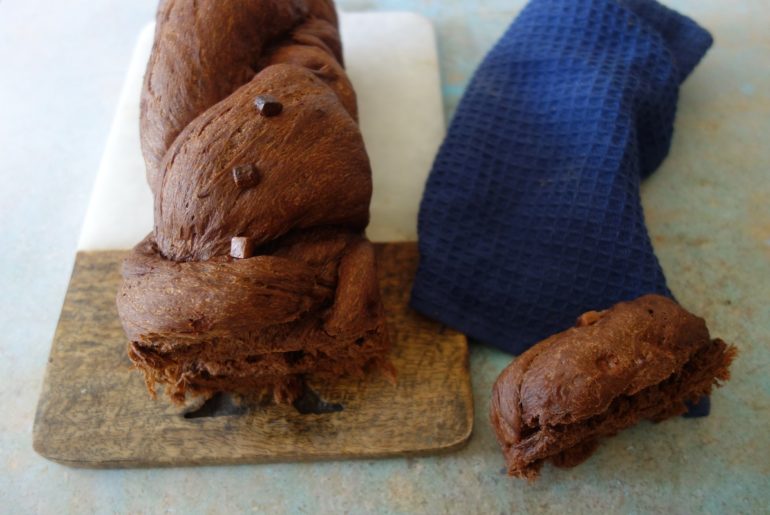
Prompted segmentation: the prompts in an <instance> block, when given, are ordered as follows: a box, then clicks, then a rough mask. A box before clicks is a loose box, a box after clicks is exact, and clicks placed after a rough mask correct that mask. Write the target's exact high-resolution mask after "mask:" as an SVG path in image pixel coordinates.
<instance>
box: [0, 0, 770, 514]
mask: <svg viewBox="0 0 770 515" xmlns="http://www.w3.org/2000/svg"><path fill="white" fill-rule="evenodd" d="M155 4H156V1H155V0H141V1H135V2H120V1H117V0H102V1H99V2H96V1H83V2H79V3H77V4H76V5H75V4H72V3H56V2H51V1H50V0H24V1H22V0H3V1H2V2H0V66H2V69H3V73H2V74H0V98H2V100H3V101H4V102H3V103H2V108H0V109H2V111H1V113H2V114H0V120H3V122H5V123H0V140H2V141H3V142H4V145H3V154H2V157H0V160H1V164H2V165H1V166H0V174H2V177H0V179H1V181H0V183H2V184H3V189H2V191H3V195H0V213H1V214H2V217H0V224H2V225H1V228H2V230H0V250H1V252H0V291H3V293H4V295H3V298H2V300H0V398H2V399H3V407H4V410H3V416H2V417H0V506H2V507H3V508H2V509H1V510H0V511H5V510H8V511H9V512H14V513H23V512H33V511H39V512H50V513H60V512H62V511H71V512H78V513H86V512H113V511H115V512H158V511H177V512H184V513H195V512H204V513H205V512H225V511H230V512H236V511H256V512H266V511H278V512H299V513H302V512H317V511H320V512H329V513H343V512H355V513H360V512H367V511H368V512H430V513H442V512H459V513H474V512H492V513H498V512H511V511H522V512H531V513H540V512H555V513H565V512H570V511H575V512H635V513H640V512H660V513H698V512H708V513H726V512H744V513H758V512H767V510H768V506H769V505H770V459H769V458H770V451H768V449H770V432H768V430H767V429H768V427H769V426H770V375H768V373H767V370H768V366H770V302H768V299H770V284H769V281H770V279H768V278H770V171H768V170H770V141H769V139H768V138H769V137H768V134H770V74H768V70H770V32H768V31H767V26H766V25H767V23H766V22H767V7H768V4H767V2H765V1H760V0H746V1H743V2H732V3H727V2H724V1H722V0H698V1H696V0H676V1H674V0H672V1H670V2H668V4H669V5H670V6H672V7H675V8H677V9H680V10H681V11H683V12H686V13H688V14H690V15H692V16H693V17H695V18H696V19H697V20H698V21H700V22H701V23H702V24H703V25H704V26H706V27H707V28H708V29H710V30H711V31H712V33H713V34H714V36H715V40H716V45H715V47H714V48H713V49H712V50H711V51H710V52H709V54H708V55H707V57H706V59H705V60H704V61H703V63H701V65H700V66H699V67H698V68H697V70H696V72H695V73H694V74H693V76H692V77H690V78H689V79H688V81H687V82H686V84H685V85H684V87H683V90H682V98H681V102H680V108H679V116H678V119H677V131H676V134H675V137H674V143H673V149H672V153H671V155H670V157H669V158H668V159H667V161H666V162H665V164H664V165H663V167H662V168H661V169H660V170H659V171H658V172H657V173H656V174H655V175H654V176H653V177H652V178H651V179H650V180H648V181H647V182H646V183H645V184H644V188H643V201H644V205H645V208H646V212H647V219H648V223H649V227H650V230H651V233H652V235H653V239H654V244H655V247H656V249H657V251H658V254H659V257H660V259H661V262H662V264H663V267H664V269H665V271H666V272H667V275H668V277H669V279H670V284H671V287H672V289H673V291H674V293H675V294H676V295H677V297H678V298H679V299H680V301H681V302H682V303H683V304H684V305H686V306H687V307H689V308H690V309H692V310H693V311H695V312H697V313H700V314H702V315H703V316H705V317H706V318H707V319H708V321H709V323H710V326H711V328H712V330H713V332H714V333H715V334H717V335H719V336H722V337H723V338H725V339H728V340H730V341H732V342H735V343H736V344H737V346H738V347H739V349H740V351H741V356H740V357H739V359H738V360H737V362H736V363H735V365H734V368H733V372H734V379H733V381H731V382H730V383H729V384H728V385H727V386H726V387H725V388H724V389H722V390H720V391H718V392H717V393H716V394H715V395H714V398H713V414H712V416H711V417H709V418H707V419H702V420H695V421H693V420H674V421H671V422H667V423H665V424H661V425H657V426H654V425H650V424H643V425H641V426H639V427H637V428H635V429H633V430H631V431H627V432H625V433H624V434H622V435H620V436H619V437H617V438H614V439H613V440H611V441H608V442H606V443H605V444H604V445H603V446H602V447H601V448H600V450H599V451H598V453H597V454H596V455H595V456H594V457H593V458H591V460H590V461H588V462H587V463H585V464H584V465H582V466H580V467H578V468H576V469H573V470H569V471H562V470H555V469H552V468H546V469H544V474H543V477H542V478H541V480H540V481H539V482H537V483H536V484H533V485H528V484H526V483H524V482H519V481H515V480H511V479H509V478H507V477H505V476H504V475H503V474H502V473H501V467H502V460H501V457H500V454H499V452H498V450H497V444H496V442H495V441H494V438H493V436H492V433H491V430H490V428H489V425H488V424H487V420H486V407H487V405H488V397H489V390H490V387H491V384H492V382H493V380H494V378H495V377H496V375H497V374H498V373H499V371H500V370H501V369H502V368H503V367H504V366H505V365H506V364H507V362H508V361H509V360H510V357H508V356H506V355H504V354H503V353H500V352H497V351H494V350H491V349H487V348H483V347H474V348H472V350H471V372H472V374H473V387H474V401H475V405H476V408H477V410H476V421H475V429H474V434H473V436H472V438H471V441H470V443H469V445H468V446H467V447H465V448H464V449H462V450H461V451H459V452H457V453H454V454H451V455H444V456H438V457H428V458H409V459H390V460H378V461H374V460H372V461H368V460H367V461H343V462H328V463H313V464H279V465H259V466H237V467H202V468H180V469H166V470H129V471H93V470H72V469H68V468H66V467H62V466H59V465H55V464H52V463H50V462H47V461H45V460H44V459H42V458H40V457H39V456H37V455H36V454H34V452H33V450H32V446H31V427H32V419H33V416H34V409H35V403H36V400H37V396H38V393H39V389H40V385H41V381H42V376H43V370H44V368H45V362H46V357H47V354H48V350H49V344H50V340H51V336H52V335H53V331H54V327H55V324H56V320H57V317H58V315H59V310H60V307H61V302H62V299H63V295H64V292H65V290H66V286H67V283H68V280H69V274H70V271H71V267H72V262H73V259H74V249H75V246H76V242H77V237H78V233H79V229H80V224H81V222H82V216H83V213H84V210H85V203H86V199H87V198H88V194H89V193H90V189H91V180H92V178H93V176H94V174H95V172H96V168H97V163H98V159H99V156H100V154H101V148H102V144H103V142H104V139H105V137H106V134H107V130H108V126H109V121H110V119H111V117H112V109H113V107H114V105H115V101H116V99H117V95H118V92H119V89H120V85H121V83H122V80H123V76H124V71H125V66H126V64H127V62H128V58H129V56H130V52H131V49H132V47H133V43H134V40H135V36H136V34H137V32H138V31H139V29H140V28H141V26H143V25H144V23H145V22H146V21H147V20H148V19H150V18H151V16H152V13H153V10H154V8H155ZM339 4H340V5H341V6H342V7H343V8H345V9H350V10H352V9H359V10H360V9H409V10H415V11H418V12H422V13H423V14H426V15H427V16H429V17H430V18H432V20H433V21H434V23H435V25H436V29H437V32H438V37H439V51H440V55H441V60H442V72H443V80H444V94H445V105H446V112H447V114H448V115H451V113H452V112H453V109H454V106H455V104H456V101H457V99H458V98H459V94H460V93H461V91H462V89H463V87H464V85H465V83H466V81H467V80H468V78H469V75H470V73H471V72H472V70H473V68H474V67H475V65H476V63H477V62H478V61H479V59H480V58H481V57H482V55H483V54H484V52H485V51H486V50H487V49H488V48H489V46H490V45H491V44H492V43H493V42H494V40H495V39H496V38H497V37H498V36H499V35H500V34H501V33H502V31H503V30H504V29H505V27H506V26H507V24H508V22H509V21H510V19H511V17H512V16H513V14H514V12H515V10H517V9H518V8H519V7H520V6H521V4H522V2H521V1H515V2H508V1H505V0H488V1H483V2H482V1H480V0H479V1H466V0H447V1H442V2H436V1H432V0H422V1H419V0H414V1H407V0H340V1H339Z"/></svg>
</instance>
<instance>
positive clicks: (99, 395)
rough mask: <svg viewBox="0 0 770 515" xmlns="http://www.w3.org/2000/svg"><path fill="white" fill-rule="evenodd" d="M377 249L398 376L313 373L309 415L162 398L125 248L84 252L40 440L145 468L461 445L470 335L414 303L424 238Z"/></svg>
mask: <svg viewBox="0 0 770 515" xmlns="http://www.w3.org/2000/svg"><path fill="white" fill-rule="evenodd" d="M377 253H378V263H379V274H380V284H381V288H382V294H383V300H384V303H385V307H386V311H387V315H388V324H389V330H390V334H391V335H392V338H393V353H392V361H393V364H394V365H395V368H396V370H397V373H398V380H397V384H396V385H395V386H394V385H391V384H390V383H389V382H388V381H386V380H385V379H384V378H382V377H379V376H377V375H373V376H370V377H369V378H366V379H363V380H348V381H345V382H342V383H340V384H338V385H333V386H332V385H324V384H311V385H310V386H311V388H312V390H314V391H315V392H316V393H317V394H318V397H320V399H321V402H320V403H319V402H312V401H313V400H314V399H310V404H311V406H310V409H311V410H313V411H326V412H325V413H320V414H316V413H310V414H301V413H300V412H299V411H297V409H295V408H294V407H292V406H275V405H268V406H252V407H244V406H239V405H237V404H235V403H233V402H232V400H231V399H228V398H225V397H217V398H214V399H213V400H212V401H210V402H209V403H207V404H206V405H204V406H203V407H202V408H200V409H196V410H194V411H190V410H189V409H188V410H185V409H183V408H180V407H176V406H173V405H172V404H170V403H169V402H168V401H167V400H166V399H165V398H163V397H161V396H159V397H158V399H157V400H152V399H151V398H150V397H149V395H148V393H147V390H146V388H145V385H144V381H143V379H142V375H141V373H139V372H137V371H133V370H131V369H130V365H131V364H130V362H129V360H128V358H127V356H126V338H125V335H124V334H123V330H122V328H121V326H120V321H119V320H118V314H117V311H116V308H115V292H116V291H117V288H118V284H119V281H120V264H121V260H122V259H123V257H124V256H125V251H93V252H79V253H78V255H77V259H76V262H75V268H74V271H73V274H72V280H71V282H70V285H69V289H68V291H67V295H66V298H65V301H64V307H63V308H62V313H61V318H60V320H59V325H58V328H57V330H56V335H55V336H54V341H53V346H52V348H51V356H50V358H49V362H48V367H47V370H46V375H45V380H44V383H43V390H42V393H41V396H40V401H39V404H38V408H37V414H36V417H35V426H34V430H33V441H34V448H35V450H36V451H37V452H38V453H39V454H41V455H42V456H44V457H46V458H48V459H51V460H53V461H57V462H59V463H63V464H66V465H71V466H77V467H144V466H179V465H209V464H234V463H258V462H274V461H296V460H318V459H348V458H364V457H366V458H372V457H384V456H407V455H415V454H424V453H434V452H442V451H449V450H452V449H455V448H457V447H460V446H462V445H463V444H464V443H465V442H466V441H467V440H468V438H469V437H470V434H471V429H472V425H473V399H472V393H471V385H470V377H469V373H468V346H467V342H466V339H465V337H464V336H463V335H461V334H459V333H457V332H455V331H452V330H450V329H447V328H445V327H443V326H441V325H440V324H438V323H436V322H433V321H430V320H428V319H426V318H424V317H422V316H420V315H418V314H417V313H415V312H414V311H412V310H410V309H409V307H408V306H407V302H408V299H409V291H410V286H411V281H412V277H413V275H414V272H415V270H416V266H417V248H416V244H414V243H393V244H378V245H377ZM307 405H308V403H307V402H306V403H305V406H304V408H307ZM318 408H320V409H318ZM300 409H303V406H300ZM303 411H306V409H303Z"/></svg>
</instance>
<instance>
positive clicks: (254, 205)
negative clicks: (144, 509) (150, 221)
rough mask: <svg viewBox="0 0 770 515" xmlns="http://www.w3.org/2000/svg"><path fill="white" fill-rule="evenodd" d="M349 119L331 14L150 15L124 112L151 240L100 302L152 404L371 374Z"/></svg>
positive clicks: (374, 287)
mask: <svg viewBox="0 0 770 515" xmlns="http://www.w3.org/2000/svg"><path fill="white" fill-rule="evenodd" d="M356 116H357V111H356V97H355V92H354V91H353V88H352V86H351V84H350V81H349V80H348V78H347V75H346V74H345V71H344V69H343V66H342V47H341V44H340V39H339V33H338V30H337V17H336V13H335V10H334V5H333V3H332V2H331V1H330V0H280V1H276V0H198V1H197V2H187V1H181V0H163V1H161V3H160V6H159V8H158V15H157V27H156V31H155V43H154V45H153V50H152V55H151V57H150V60H149V63H148V65H147V72H146V74H145V82H144V89H143V91H142V101H141V140H142V150H143V153H144V157H145V162H146V165H147V179H148V182H149V184H150V187H151V189H152V192H153V195H154V200H155V228H154V231H153V233H152V234H150V235H149V236H148V237H147V238H145V240H144V241H142V242H141V243H139V244H138V245H137V246H136V247H135V248H134V249H133V250H132V252H131V254H130V255H129V257H128V258H127V259H126V261H125V263H124V266H123V278H124V280H123V284H122V286H121V289H120V291H119V292H118V297H117V304H118V313H119V315H120V318H121V321H122V323H123V327H124V329H125V331H126V335H127V336H128V338H129V340H130V343H129V351H128V352H129V357H130V358H131V360H132V361H133V362H134V364H135V365H136V366H137V368H139V369H140V370H142V371H143V372H144V374H145V379H146V381H147V385H148V388H149V389H150V391H151V392H153V393H154V391H155V390H154V388H155V384H156V383H161V384H164V385H165V386H166V390H167V392H168V393H169V395H170V396H171V398H172V399H174V400H175V401H180V402H181V401H183V400H184V399H185V396H186V394H188V393H189V394H194V395H211V394H213V393H215V392H218V391H228V392H237V393H241V394H246V395H252V394H254V395H262V394H264V393H269V394H272V395H273V396H274V398H275V399H276V400H278V401H281V402H284V401H290V400H292V399H293V398H294V397H295V396H296V395H297V394H298V393H299V391H298V388H299V385H300V383H301V381H302V379H303V378H304V377H312V378H314V379H321V380H325V381H333V380H335V379H337V378H339V377H341V376H343V375H361V374H363V373H364V372H365V371H366V370H368V369H370V368H373V367H378V366H380V367H383V368H384V369H386V370H388V367H389V365H388V361H387V353H388V351H389V347H390V345H389V340H388V335H387V328H386V324H385V317H384V310H383V307H382V304H381V301H380V295H379V286H378V283H377V272H376V263H375V258H374V251H373V248H372V245H371V243H370V242H369V241H368V240H367V239H366V237H365V236H364V235H363V230H364V228H365V227H366V225H367V223H368V221H369V201H370V198H371V193H372V179H371V170H370V166H369V159H368V156H367V154H366V150H365V148H364V143H363V139H362V138H361V133H360V130H359V128H358V124H357V122H356ZM234 238H235V240H233V239H234ZM231 250H232V252H233V255H235V256H237V257H242V259H236V258H235V257H233V256H231Z"/></svg>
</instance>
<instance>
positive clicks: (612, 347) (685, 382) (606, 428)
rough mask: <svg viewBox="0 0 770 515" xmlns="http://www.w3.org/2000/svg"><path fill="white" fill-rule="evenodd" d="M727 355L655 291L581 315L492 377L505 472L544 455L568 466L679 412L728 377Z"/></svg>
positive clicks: (531, 465)
mask: <svg viewBox="0 0 770 515" xmlns="http://www.w3.org/2000/svg"><path fill="white" fill-rule="evenodd" d="M735 354H736V349H735V347H733V346H731V345H728V344H726V343H725V342H723V341H722V340H719V339H714V340H712V339H711V338H710V336H709V332H708V329H707V328H706V324H705V322H704V321H703V319H702V318H699V317H697V316H695V315H693V314H691V313H689V312H687V311H686V310H685V309H683V308H682V307H681V306H679V305H678V304H677V303H675V302H674V301H672V300H670V299H668V298H666V297H662V296H659V295H646V296H643V297H640V298H638V299H636V300H634V301H631V302H621V303H619V304H617V305H615V306H613V307H612V308H610V309H608V310H606V311H602V312H596V311H591V312H588V313H585V314H583V315H582V316H581V317H580V318H579V319H578V321H577V324H576V326H575V327H574V328H572V329H569V330H567V331H564V332H562V333H559V334H556V335H553V336H551V337H550V338H547V339H546V340H543V341H542V342H540V343H538V344H537V345H535V346H534V347H532V348H530V349H529V350H528V351H527V352H525V353H524V354H522V355H521V356H519V357H518V358H517V359H516V360H514V362H513V363H511V364H510V365H509V366H508V367H507V368H506V369H505V370H503V372H502V373H501V374H500V376H499V377H498V378H497V381H496V382H495V385H494V387H493V391H492V403H491V411H490V419H491V422H492V426H493V427H494V430H495V432H496V434H497V439H498V441H499V443H500V446H501V448H502V451H503V454H504V456H505V460H506V462H507V465H508V473H509V474H510V475H512V476H518V477H522V478H529V479H534V478H536V477H537V476H538V474H539V470H540V468H541V467H542V465H543V463H544V462H545V461H547V460H550V461H551V462H552V463H554V464H555V465H557V466H563V467H572V466H575V465H577V464H579V463H581V462H582V461H583V460H585V459H586V458H588V457H589V456H590V455H591V454H592V453H593V451H594V450H595V448H596V446H597V445H598V441H599V439H600V438H602V437H606V436H611V435H614V434H615V433H617V432H618V431H620V430H622V429H625V428H627V427H630V426H632V425H634V424H636V423H637V422H639V421H640V420H642V419H648V420H652V421H655V422H659V421H661V420H664V419H666V418H669V417H672V416H675V415H679V414H682V413H684V412H685V411H686V405H685V402H688V401H696V400H698V399H699V398H700V397H701V396H703V395H706V394H708V393H709V392H711V389H712V387H713V386H714V385H717V386H719V385H720V381H726V380H727V379H728V378H729V371H728V367H729V365H730V363H731V361H732V360H733V358H734V357H735Z"/></svg>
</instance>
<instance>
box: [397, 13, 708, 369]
mask: <svg viewBox="0 0 770 515" xmlns="http://www.w3.org/2000/svg"><path fill="white" fill-rule="evenodd" d="M711 43H712V39H711V36H710V35H709V33H708V32H706V31H705V30H704V29H702V28H701V27H699V26H698V25H697V24H696V23H694V22H693V21H692V20H690V19H689V18H686V17H684V16H682V15H680V14H678V13H676V12H674V11H672V10H670V9H668V8H666V7H664V6H662V5H660V4H658V3H657V2H654V1H651V0H532V1H530V3H529V4H528V5H527V6H526V7H525V8H524V10H523V11H522V12H521V13H520V15H519V16H518V17H517V19H516V20H515V21H514V22H513V24H512V25H511V26H510V28H509V29H508V30H507V32H506V33H505V34H504V35H503V37H502V39H500V41H499V42H498V43H497V44H496V45H495V47H494V48H493V49H492V50H491V51H490V52H489V54H488V55H487V56H486V58H485V59H484V61H483V63H482V64H481V66H480V67H479V68H478V70H477V71H476V73H475V75H474V77H473V79H472V80H471V82H470V84H469V86H468V89H467V91H466V92H465V94H464V96H463V98H462V100H461V102H460V104H459V106H458V108H457V112H456V114H455V116H454V119H453V120H452V123H451V126H450V128H449V131H448V134H447V137H446V140H445V141H444V143H443V145H442V147H441V149H440V151H439V153H438V156H437V157H436V160H435V163H434V166H433V170H432V172H431V174H430V177H429V179H428V183H427V185H426V189H425V195H424V197H423V200H422V205H421V207H420V215H419V224H418V228H419V246H420V266H419V270H418V272H417V276H416V279H415V283H414V289H413V292H412V306H413V307H414V308H415V309H417V310H418V311H420V312H422V313H424V314H425V315H427V316H429V317H431V318H434V319H437V320H439V321H441V322H443V323H445V324H447V325H449V326H451V327H453V328H456V329H458V330H460V331H462V332H464V333H466V334H467V335H468V336H470V337H472V338H474V339H477V340H480V341H482V342H485V343H488V344H491V345H494V346H496V347H499V348H501V349H504V350H506V351H509V352H513V353H515V354H518V353H521V352H523V351H524V350H526V349H527V348H529V347H530V346H532V345H533V344H534V343H536V342H538V341H539V340H541V339H543V338H545V337H547V336H549V335H551V334H554V333H556V332H559V331H562V330H564V329H566V328H568V327H570V326H572V325H573V324H574V322H575V319H576V317H577V316H578V315H580V314H581V313H583V312H584V311H586V310H589V309H603V308H607V307H609V306H611V305H612V304H615V303H616V302H619V301H622V300H629V299H633V298H636V297H638V296H640V295H643V294H645V293H659V294H664V295H671V293H670V292H669V290H668V288H667V286H666V280H665V277H664V275H663V272H662V270H661V268H660V265H659V264H658V260H657V258H656V257H655V254H654V252H653V249H652V245H651V243H650V238H649V236H648V234H647V229H646V227H645V224H644V214H643V212H642V206H641V203H640V200H639V182H640V180H641V179H642V178H643V177H645V176H646V175H648V174H650V173H652V172H653V171H654V170H655V169H656V168H657V167H658V166H659V165H660V163H661V161H662V160H663V159H664V157H665V156H666V154H667V153H668V150H669V147H670V144H671V135H672V130H673V121H674V114H675V111H676V102H677V96H678V90H679V85H680V83H681V82H682V81H683V80H684V79H685V78H686V77H687V75H688V74H689V73H690V72H691V71H692V69H693V68H694V67H695V65H696V64H697V63H698V61H699V60H700V59H701V57H703V55H704V54H705V52H706V50H707V49H708V48H709V46H710V45H711Z"/></svg>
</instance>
